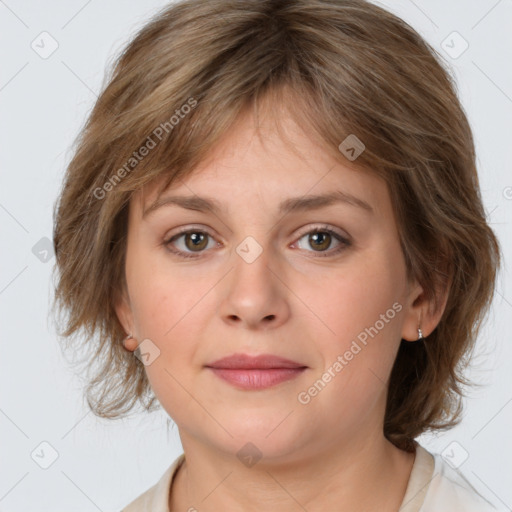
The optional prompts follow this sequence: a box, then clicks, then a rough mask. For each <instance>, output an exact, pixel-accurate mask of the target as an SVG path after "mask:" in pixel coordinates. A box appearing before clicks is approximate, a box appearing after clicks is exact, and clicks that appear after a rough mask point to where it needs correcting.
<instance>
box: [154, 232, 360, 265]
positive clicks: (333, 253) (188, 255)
mask: <svg viewBox="0 0 512 512" xmlns="http://www.w3.org/2000/svg"><path fill="white" fill-rule="evenodd" d="M191 233H201V234H204V235H207V236H209V237H211V238H213V236H211V235H210V233H208V232H207V231H204V230H202V229H185V230H183V231H180V232H179V233H176V234H174V235H173V236H172V237H171V238H169V239H167V240H164V242H163V244H162V245H164V246H165V247H166V248H167V250H168V251H170V252H172V253H173V254H176V255H177V256H179V257H181V258H199V257H200V256H201V254H202V253H203V252H205V251H201V252H198V253H196V254H195V255H193V256H192V255H191V253H187V252H184V251H179V250H175V249H170V248H169V246H170V245H172V242H174V241H176V240H177V239H179V238H180V237H182V236H183V235H187V234H191ZM312 233H328V234H329V235H331V236H333V237H334V238H335V239H336V240H338V242H340V246H339V247H338V248H337V249H334V250H332V251H329V252H328V254H327V255H324V254H322V253H325V252H327V251H308V252H318V253H319V256H316V257H319V258H328V257H332V256H336V255H338V254H339V253H341V252H342V251H343V250H345V249H346V248H347V247H350V246H351V245H352V244H351V242H350V241H349V240H347V239H346V238H345V237H343V236H341V235H340V234H339V233H338V232H336V231H334V230H333V229H332V228H330V227H329V226H321V227H318V228H314V229H310V230H309V231H306V232H304V233H302V234H301V235H300V236H299V238H298V239H297V240H300V239H301V238H303V237H304V236H305V235H309V234H312Z"/></svg>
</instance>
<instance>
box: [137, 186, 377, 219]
mask: <svg viewBox="0 0 512 512" xmlns="http://www.w3.org/2000/svg"><path fill="white" fill-rule="evenodd" d="M337 203H344V204H348V205H351V206H355V207H358V208H361V209H362V210H364V211H366V212H368V213H370V214H372V213H373V212H374V211H373V208H372V207H371V206H370V205H369V204H368V203H367V202H366V201H363V200H362V199H360V198H358V197H356V196H354V195H352V194H349V193H348V192H343V191H341V190H337V191H335V192H331V193H329V194H321V195H307V196H302V197H291V198H289V199H286V200H284V201H282V202H281V203H280V204H279V210H278V213H279V214H281V215H286V214H288V213H294V212H302V211H308V210H316V209H319V208H324V207H326V206H331V205H333V204H337ZM163 206H181V207H182V208H185V209H187V210H195V211H199V212H211V213H213V214H215V215H217V214H220V213H222V212H224V213H225V212H226V209H225V208H224V207H223V206H222V204H221V203H220V202H219V201H217V200H216V199H213V198H209V197H199V196H167V197H161V198H158V199H157V200H156V201H154V202H153V203H152V204H151V206H149V207H148V208H147V209H145V210H144V213H143V215H142V218H143V219H144V218H146V217H147V216H148V215H149V214H151V213H153V212H154V211H156V210H158V209H160V208H162V207H163Z"/></svg>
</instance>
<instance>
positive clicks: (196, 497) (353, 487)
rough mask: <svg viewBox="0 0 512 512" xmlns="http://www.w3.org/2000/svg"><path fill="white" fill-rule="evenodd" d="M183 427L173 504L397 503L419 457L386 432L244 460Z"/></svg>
mask: <svg viewBox="0 0 512 512" xmlns="http://www.w3.org/2000/svg"><path fill="white" fill-rule="evenodd" d="M180 435H181V437H182V444H183V447H184V451H185V454H186V459H185V461H184V462H183V464H182V466H181V467H180V469H179V470H178V473H177V474H176V476H175V478H174V482H173V486H172V492H171V493H170V500H169V509H170V511H171V512H174V511H178V510H195V509H197V510H201V511H204V512H210V511H217V510H225V511H228V512H229V511H238V510H244V511H247V512H253V511H254V512H267V511H269V512H270V511H275V510H281V511H284V512H286V511H290V512H291V511H294V512H295V511H297V510H300V509H301V508H302V509H303V510H307V511H308V512H314V511H316V510H318V511H320V510H322V511H325V510H340V511H342V510H361V511H363V510H379V511H381V512H387V511H390V512H391V511H396V510H398V509H399V507H400V505H401V503H402V500H403V497H404V494H405V490H406V487H407V483H408V481H409V476H410V473H411V470H412V466H413V462H414V454H413V453H407V452H404V451H402V450H400V449H398V448H396V447H395V446H394V445H393V444H392V443H390V442H389V441H388V440H387V439H386V438H385V437H384V436H383V435H382V436H376V435H375V436H372V437H365V436H364V435H363V436H361V437H359V438H358V439H354V438H351V439H350V441H349V442H346V443H342V442H337V443H336V444H335V446H323V450H321V451H320V450H318V449H317V448H318V447H316V448H315V450H311V451H310V452H309V453H306V452H303V453H300V454H294V458H291V457H289V458H287V459H286V460H284V459H281V458H280V459H279V460H274V459H268V458H265V457H263V458H262V459H261V460H260V461H258V462H257V463H256V464H255V465H253V466H251V467H246V466H244V465H243V464H242V463H241V462H240V460H239V459H238V458H237V457H236V456H233V455H232V454H226V453H225V452H220V451H217V450H215V449H212V447H211V445H204V444H200V443H197V442H195V441H193V442H192V439H189V438H188V437H187V436H186V435H183V434H182V433H181V432H180Z"/></svg>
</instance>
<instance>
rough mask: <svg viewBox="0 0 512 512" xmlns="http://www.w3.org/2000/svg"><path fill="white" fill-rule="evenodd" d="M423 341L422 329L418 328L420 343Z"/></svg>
mask: <svg viewBox="0 0 512 512" xmlns="http://www.w3.org/2000/svg"><path fill="white" fill-rule="evenodd" d="M421 339H423V333H422V332H421V329H420V328H419V327H418V341H419V340H421Z"/></svg>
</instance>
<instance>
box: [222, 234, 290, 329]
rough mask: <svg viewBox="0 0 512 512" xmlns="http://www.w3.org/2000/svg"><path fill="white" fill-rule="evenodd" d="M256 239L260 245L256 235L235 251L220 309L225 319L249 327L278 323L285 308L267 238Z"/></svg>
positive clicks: (275, 261)
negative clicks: (269, 322) (270, 322)
mask: <svg viewBox="0 0 512 512" xmlns="http://www.w3.org/2000/svg"><path fill="white" fill-rule="evenodd" d="M258 238H260V240H261V241H262V243H260V242H259V241H258V240H257V239H256V236H252V235H249V236H246V237H245V238H244V239H243V240H242V241H241V242H240V243H239V244H238V245H237V246H236V247H235V248H234V251H233V253H232V260H231V266H232V272H231V276H230V278H229V279H228V282H227V283H228V284H227V290H226V293H225V295H224V301H223V304H222V307H221V314H222V316H223V317H224V319H226V320H230V321H232V320H237V321H239V322H240V321H242V322H243V323H246V324H247V325H250V326H256V325H258V324H259V323H260V322H265V323H267V322H268V321H269V320H272V321H273V322H274V323H275V324H278V323H280V321H283V320H284V317H285V315H286V311H287V309H288V308H287V305H286V295H285V293H283V291H284V290H283V285H282V284H281V282H280V279H279V278H278V275H279V271H278V269H277V266H278V262H277V258H275V257H273V251H272V248H271V244H270V239H269V238H268V237H266V238H265V240H264V241H263V238H264V234H262V235H258ZM281 278H282V276H281Z"/></svg>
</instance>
